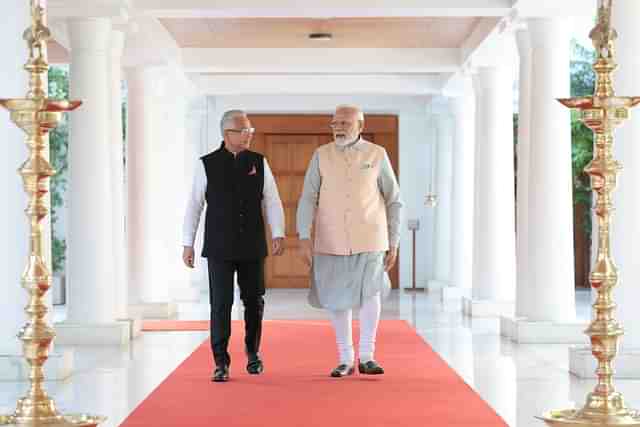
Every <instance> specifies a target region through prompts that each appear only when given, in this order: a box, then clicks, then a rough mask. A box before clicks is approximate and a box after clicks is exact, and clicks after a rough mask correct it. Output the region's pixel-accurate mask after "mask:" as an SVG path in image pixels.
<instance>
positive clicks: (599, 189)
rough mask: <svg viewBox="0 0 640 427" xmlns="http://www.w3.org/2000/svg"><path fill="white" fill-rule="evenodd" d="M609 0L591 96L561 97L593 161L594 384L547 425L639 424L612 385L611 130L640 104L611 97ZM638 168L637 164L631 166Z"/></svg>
mask: <svg viewBox="0 0 640 427" xmlns="http://www.w3.org/2000/svg"><path fill="white" fill-rule="evenodd" d="M611 9H612V0H600V1H599V6H598V21H597V24H596V27H595V28H594V29H593V30H592V31H591V33H590V37H591V39H592V40H593V44H594V47H595V50H596V60H595V63H594V64H593V69H594V71H595V73H596V86H595V93H594V95H593V96H591V97H582V98H571V99H560V100H559V101H560V102H561V103H562V104H563V105H565V106H567V107H569V108H574V109H578V110H579V111H580V115H581V116H580V119H581V121H582V123H584V124H585V125H586V126H587V127H588V128H590V129H591V130H592V131H593V134H594V149H593V160H592V161H591V162H590V163H589V164H588V165H587V166H586V167H585V173H587V174H588V175H589V176H590V178H591V188H592V189H593V191H594V193H595V196H596V202H595V206H594V211H595V213H596V215H597V218H598V239H597V240H598V252H597V259H596V261H595V263H594V265H593V268H592V271H591V274H590V277H589V282H590V284H591V287H592V288H593V289H594V290H595V291H596V292H597V299H596V301H595V303H594V304H593V313H594V316H593V320H592V321H591V324H590V325H589V327H588V328H587V330H586V331H585V334H586V335H587V336H589V339H590V341H591V352H592V354H593V356H594V357H595V359H596V360H597V362H598V367H597V369H596V375H597V377H598V383H597V385H596V387H595V389H594V390H593V391H592V392H591V393H589V394H588V395H587V397H586V403H585V405H584V407H583V408H582V409H564V410H558V411H549V412H547V413H545V414H544V415H543V416H542V417H540V418H539V419H541V420H543V421H544V422H545V423H546V424H547V425H549V426H551V427H585V426H594V427H595V426H600V427H605V426H638V427H640V414H639V413H638V411H635V410H633V409H629V408H627V406H626V405H625V402H624V398H623V397H622V394H621V393H620V392H618V391H616V389H615V387H614V385H613V375H614V369H613V360H614V359H615V357H616V355H617V353H618V341H619V339H620V337H621V336H622V335H623V334H624V330H623V328H622V326H621V325H620V323H619V322H618V321H617V320H616V318H615V308H616V304H615V302H614V300H613V295H612V293H613V289H614V287H615V286H616V285H617V284H618V269H617V267H616V265H615V263H614V261H613V258H612V256H611V235H610V227H611V217H612V214H613V210H614V208H613V201H612V196H613V191H614V190H615V187H616V182H617V176H618V172H619V171H620V169H621V166H620V163H619V162H618V161H616V160H615V159H614V158H613V131H614V129H615V128H616V127H618V126H620V125H621V124H622V123H623V122H624V121H625V120H626V119H627V118H628V117H629V110H630V109H631V108H632V107H634V106H636V105H638V104H639V103H640V97H619V96H616V95H615V92H614V90H613V83H612V79H611V75H612V73H613V71H614V70H615V69H616V68H617V64H616V62H615V60H614V54H615V46H614V42H615V39H616V37H617V33H616V31H615V30H614V29H613V28H612V27H611V25H610V23H611ZM635 166H636V167H640V165H635Z"/></svg>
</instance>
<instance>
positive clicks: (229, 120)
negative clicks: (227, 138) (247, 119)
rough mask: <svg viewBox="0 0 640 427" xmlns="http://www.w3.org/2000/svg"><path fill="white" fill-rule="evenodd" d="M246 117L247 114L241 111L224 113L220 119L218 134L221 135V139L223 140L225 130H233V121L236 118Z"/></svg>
mask: <svg viewBox="0 0 640 427" xmlns="http://www.w3.org/2000/svg"><path fill="white" fill-rule="evenodd" d="M246 115H247V113H245V112H244V111H242V110H229V111H226V112H225V113H224V114H223V115H222V118H221V119H220V134H221V135H222V137H223V138H224V131H225V130H226V129H233V126H234V124H233V119H235V118H236V117H244V116H246Z"/></svg>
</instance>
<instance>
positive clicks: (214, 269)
mask: <svg viewBox="0 0 640 427" xmlns="http://www.w3.org/2000/svg"><path fill="white" fill-rule="evenodd" d="M207 260H208V263H209V303H210V305H211V325H210V328H211V351H212V352H213V359H214V361H215V363H216V366H220V365H229V364H230V363H231V356H230V355H229V352H228V350H227V348H228V346H229V338H230V337H231V306H232V305H233V275H234V273H236V272H237V273H238V285H239V286H240V299H241V300H242V303H243V304H244V321H245V339H244V342H245V351H246V353H247V355H248V356H249V357H251V356H252V355H255V354H257V353H258V350H259V349H260V338H261V336H262V317H263V314H264V298H263V296H264V294H265V289H264V258H260V259H257V260H237V261H233V260H217V259H213V258H207Z"/></svg>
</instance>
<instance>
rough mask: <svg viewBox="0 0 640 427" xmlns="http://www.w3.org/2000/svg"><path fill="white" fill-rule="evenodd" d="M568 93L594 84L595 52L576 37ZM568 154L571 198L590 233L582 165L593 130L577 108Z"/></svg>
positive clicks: (589, 91)
mask: <svg viewBox="0 0 640 427" xmlns="http://www.w3.org/2000/svg"><path fill="white" fill-rule="evenodd" d="M571 51H572V58H573V60H572V61H571V66H570V67H571V96H572V97H576V96H590V95H593V91H594V88H595V73H594V72H593V69H592V68H591V66H592V64H593V61H594V58H595V54H594V52H593V50H588V49H586V48H585V47H583V46H581V45H579V44H578V43H577V42H576V41H575V40H573V41H572V42H571ZM571 141H572V144H571V158H572V169H573V201H574V204H575V205H580V204H582V205H584V206H585V207H586V208H587V209H585V216H584V218H583V219H582V224H581V225H582V229H583V230H584V232H585V233H587V235H588V236H590V235H591V227H592V224H591V211H590V209H589V208H591V203H592V192H591V188H590V185H589V177H588V176H587V175H586V174H585V173H584V168H585V166H587V164H588V163H589V162H590V161H591V159H593V132H592V131H591V130H590V129H589V128H587V127H586V126H585V125H583V124H582V123H581V122H580V121H579V116H578V112H577V111H572V113H571Z"/></svg>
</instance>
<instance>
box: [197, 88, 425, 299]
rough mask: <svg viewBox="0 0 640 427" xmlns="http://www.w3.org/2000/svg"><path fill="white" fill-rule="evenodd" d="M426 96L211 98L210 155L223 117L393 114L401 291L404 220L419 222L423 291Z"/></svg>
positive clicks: (406, 250) (405, 281) (407, 277)
mask: <svg viewBox="0 0 640 427" xmlns="http://www.w3.org/2000/svg"><path fill="white" fill-rule="evenodd" d="M429 99H430V98H429V97H427V96H374V95H370V96H365V95H363V96H318V95H316V96H294V95H291V96H217V97H216V96H209V97H208V103H207V104H208V105H207V109H208V117H209V121H208V122H209V125H208V137H207V140H208V141H207V145H208V150H209V151H211V150H214V149H216V148H218V146H219V144H220V141H221V136H220V130H219V122H220V118H221V116H222V114H223V113H224V111H226V110H229V109H236V108H238V109H243V110H245V111H247V112H248V113H282V114H286V113H310V114H311V113H332V112H333V109H334V108H335V106H336V105H338V104H342V103H355V104H359V105H360V106H361V107H362V108H363V109H364V111H365V113H379V114H383V113H384V114H396V115H398V118H399V166H400V176H399V182H400V188H401V192H402V197H403V200H404V203H405V212H404V220H403V223H402V230H401V242H400V259H399V265H400V285H401V287H410V286H411V233H410V232H409V230H408V229H407V220H408V219H416V218H417V219H419V220H420V223H421V227H420V230H419V231H418V232H417V233H416V241H417V243H416V255H417V261H416V281H417V286H425V285H426V282H427V279H428V277H430V275H431V271H432V265H431V259H432V244H431V241H432V234H433V212H432V210H431V209H429V208H427V207H426V206H425V205H424V197H425V194H426V191H427V184H428V179H429V176H430V174H431V171H430V164H431V162H430V158H429V156H430V150H429V143H430V141H429V133H428V129H427V104H428V102H429Z"/></svg>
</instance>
